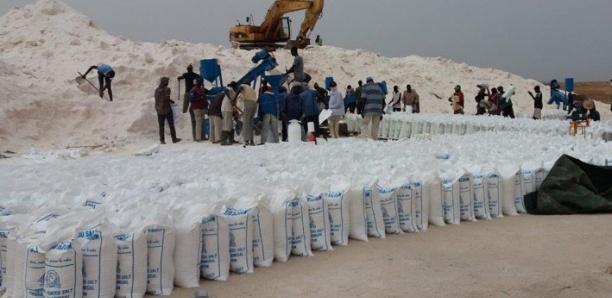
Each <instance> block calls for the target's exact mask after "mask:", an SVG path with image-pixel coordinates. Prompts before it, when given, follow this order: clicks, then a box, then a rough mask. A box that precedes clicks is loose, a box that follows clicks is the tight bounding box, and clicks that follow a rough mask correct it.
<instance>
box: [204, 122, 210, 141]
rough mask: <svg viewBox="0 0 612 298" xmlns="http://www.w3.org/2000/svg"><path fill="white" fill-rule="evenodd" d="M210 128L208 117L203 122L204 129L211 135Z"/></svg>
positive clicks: (206, 133)
mask: <svg viewBox="0 0 612 298" xmlns="http://www.w3.org/2000/svg"><path fill="white" fill-rule="evenodd" d="M209 130H210V120H209V119H208V118H207V119H204V122H203V123H202V131H203V132H204V134H205V135H206V136H208V137H210V133H209V132H208V131H209Z"/></svg>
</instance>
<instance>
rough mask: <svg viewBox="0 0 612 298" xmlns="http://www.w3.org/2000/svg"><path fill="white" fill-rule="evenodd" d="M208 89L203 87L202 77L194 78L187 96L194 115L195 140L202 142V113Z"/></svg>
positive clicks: (206, 106)
mask: <svg viewBox="0 0 612 298" xmlns="http://www.w3.org/2000/svg"><path fill="white" fill-rule="evenodd" d="M207 92H208V90H206V89H204V80H203V79H202V78H198V79H196V83H195V85H194V86H193V87H192V88H191V91H190V92H189V96H190V98H191V106H192V107H193V115H194V117H195V120H196V123H195V128H196V132H195V141H196V142H198V143H199V142H202V141H203V140H204V139H203V138H202V125H203V124H204V113H205V112H206V108H208V100H206V93H207Z"/></svg>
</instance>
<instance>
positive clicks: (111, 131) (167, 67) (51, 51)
mask: <svg viewBox="0 0 612 298" xmlns="http://www.w3.org/2000/svg"><path fill="white" fill-rule="evenodd" d="M0 53H2V55H0V144H1V145H2V146H0V147H2V148H0V149H4V148H6V149H11V150H23V149H24V148H27V147H28V146H31V145H35V146H37V147H42V148H49V147H66V146H68V145H72V146H76V145H90V144H106V145H107V148H108V147H110V148H112V147H113V146H115V145H121V144H124V143H126V142H133V141H138V140H151V141H154V140H157V121H156V116H155V110H154V107H153V91H154V89H155V88H156V86H157V83H158V79H159V78H160V77H162V76H168V77H171V78H173V77H176V76H178V75H179V74H181V73H183V72H184V70H185V67H186V66H187V65H188V64H190V63H192V64H194V65H199V63H198V61H199V60H201V59H210V58H217V59H219V61H220V64H221V67H222V71H223V75H224V80H225V82H229V81H231V80H234V79H237V78H240V77H241V76H242V75H243V74H244V73H246V72H247V71H248V70H249V69H250V68H251V67H252V66H253V65H252V63H251V61H250V58H251V57H252V55H253V54H254V53H253V52H250V51H243V50H236V49H231V48H224V47H222V46H214V45H210V44H193V43H187V42H182V41H175V40H172V41H163V42H161V43H148V42H137V41H131V40H126V39H125V38H122V37H117V36H111V35H109V34H108V33H106V32H105V31H104V30H102V29H99V28H97V27H96V25H95V24H94V22H93V21H91V20H90V19H89V18H87V17H86V16H84V15H82V14H81V13H79V12H77V11H75V10H74V9H72V8H70V7H69V6H67V5H66V4H64V3H63V2H61V1H59V0H40V1H38V2H37V3H36V4H33V5H28V6H25V7H22V8H15V9H13V10H11V11H9V12H8V13H7V14H6V15H4V16H2V17H1V18H0ZM302 53H303V56H304V59H305V61H306V67H305V68H306V72H308V73H310V74H311V75H312V76H313V78H314V81H317V82H319V83H321V84H322V83H323V81H324V78H325V77H327V76H333V77H334V78H335V80H336V81H337V82H338V83H339V85H340V86H341V87H346V86H347V85H353V86H355V85H356V84H357V81H358V80H360V79H364V78H365V77H367V76H372V77H374V78H375V79H376V80H386V81H387V82H388V83H389V85H390V86H391V87H392V86H393V85H398V86H400V87H402V89H403V87H405V85H406V84H411V85H412V86H413V88H415V89H416V90H417V91H418V92H419V94H420V95H421V99H422V104H421V109H422V111H423V112H426V113H431V112H438V113H439V112H443V113H447V112H450V106H449V104H448V102H447V101H446V98H448V97H449V96H450V94H451V93H452V90H453V87H454V86H455V85H456V84H460V85H462V86H463V89H464V92H465V95H466V111H468V112H470V113H471V112H472V111H474V112H475V110H476V102H475V101H474V100H473V97H474V96H475V95H476V91H477V90H476V84H478V83H479V82H483V81H484V82H489V83H490V85H491V86H497V85H504V86H506V87H507V86H508V85H510V84H514V85H515V86H516V87H517V95H516V96H515V97H513V102H514V107H515V110H516V111H517V112H530V111H531V110H532V100H531V98H530V97H529V96H528V95H527V90H532V88H533V86H535V85H537V84H538V82H536V81H534V80H527V79H524V78H521V77H519V76H516V75H513V74H510V73H507V72H503V71H499V70H495V69H483V68H477V67H472V66H469V65H466V64H460V63H455V62H453V61H450V60H448V59H444V58H441V57H434V58H431V57H430V58H425V57H419V56H408V57H404V58H387V57H382V56H380V55H379V54H376V53H370V52H367V51H363V50H345V49H341V48H335V47H329V46H323V47H313V48H309V49H307V50H305V51H303V52H302ZM274 55H275V56H276V58H277V60H278V62H279V64H280V66H279V69H284V67H286V66H289V65H290V64H291V62H292V57H291V56H290V55H289V53H288V52H286V51H277V52H275V53H274ZM99 63H108V64H110V65H112V66H113V67H114V68H115V70H116V72H117V77H116V78H115V80H114V82H113V93H114V97H115V101H114V102H112V103H110V102H106V101H103V100H101V99H100V98H99V97H97V95H96V92H95V90H93V88H92V87H91V86H89V85H88V84H86V83H84V84H81V85H79V84H78V83H77V82H75V81H74V79H75V77H76V76H77V75H78V74H77V72H79V71H80V72H84V71H85V70H86V69H87V68H88V67H89V66H90V65H94V64H99ZM196 71H197V66H196ZM93 81H94V83H97V82H96V79H95V78H94V79H93ZM177 86H178V85H177V83H176V81H175V80H174V81H173V82H171V87H172V88H173V97H174V98H176V97H177V96H178V92H177V91H178V90H177ZM542 91H543V93H544V95H545V97H546V94H548V89H547V88H543V90H542ZM600 111H601V113H602V118H603V119H611V118H612V115H611V114H610V112H609V111H607V109H600ZM185 122H186V121H182V123H185ZM190 135H191V134H190V128H188V127H187V126H185V125H183V124H181V125H180V127H179V136H190Z"/></svg>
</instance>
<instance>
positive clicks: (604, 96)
mask: <svg viewBox="0 0 612 298" xmlns="http://www.w3.org/2000/svg"><path fill="white" fill-rule="evenodd" d="M574 85H575V86H574V87H575V89H576V91H575V92H576V93H578V94H584V95H586V96H588V97H589V98H592V99H595V100H598V101H601V102H602V103H606V104H610V102H611V101H612V86H610V82H580V83H574Z"/></svg>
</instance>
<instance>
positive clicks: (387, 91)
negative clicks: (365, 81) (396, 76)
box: [378, 81, 389, 95]
mask: <svg viewBox="0 0 612 298" xmlns="http://www.w3.org/2000/svg"><path fill="white" fill-rule="evenodd" d="M378 86H380V89H382V92H383V94H384V95H387V94H389V90H388V89H387V81H382V82H380V83H378Z"/></svg>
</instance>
